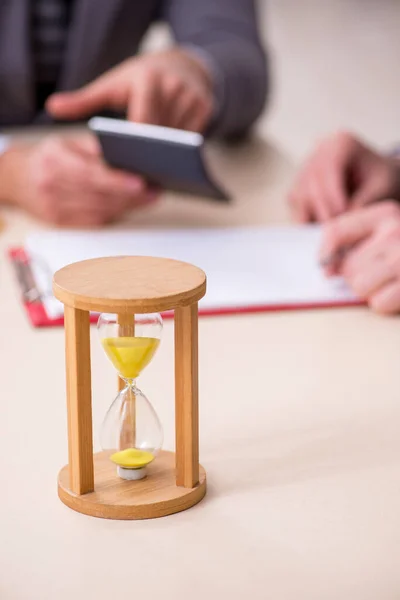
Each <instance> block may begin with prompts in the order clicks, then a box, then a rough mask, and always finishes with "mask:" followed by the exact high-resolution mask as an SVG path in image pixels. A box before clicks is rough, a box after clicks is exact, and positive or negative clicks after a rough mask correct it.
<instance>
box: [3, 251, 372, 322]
mask: <svg viewBox="0 0 400 600" xmlns="http://www.w3.org/2000/svg"><path fill="white" fill-rule="evenodd" d="M8 257H9V260H10V262H11V265H12V267H13V270H14V272H15V276H16V280H17V282H18V286H19V289H20V293H21V299H22V303H23V306H24V309H25V311H26V314H27V316H28V320H29V322H30V323H31V325H33V326H34V327H37V328H44V327H59V326H63V324H64V318H63V316H59V317H56V318H50V317H49V316H48V314H47V312H46V309H45V306H44V304H43V295H42V294H41V292H40V291H39V290H38V288H37V286H36V282H35V278H34V275H33V272H32V268H31V261H30V258H29V255H28V253H27V252H26V250H25V249H24V248H22V247H17V248H11V249H9V251H8ZM364 304H365V302H364V301H362V300H360V299H358V298H352V297H349V298H344V299H340V298H337V299H335V300H334V301H326V300H321V301H313V302H299V303H293V302H290V303H289V302H287V303H285V302H279V303H275V304H271V303H259V304H252V305H251V306H245V305H237V306H235V305H231V306H222V305H221V306H218V307H215V306H214V307H200V309H199V315H200V316H201V317H212V316H222V315H243V314H251V313H262V312H278V311H293V310H302V311H303V310H316V309H330V308H346V307H357V306H362V305H364ZM162 316H163V318H166V319H168V318H170V317H171V316H172V313H164V314H163V315H162ZM97 319H98V315H96V314H92V315H91V317H90V320H91V323H96V322H97Z"/></svg>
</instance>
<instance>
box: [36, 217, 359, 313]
mask: <svg viewBox="0 0 400 600" xmlns="http://www.w3.org/2000/svg"><path fill="white" fill-rule="evenodd" d="M320 235H321V234H320V229H319V228H318V227H316V226H307V227H297V226H296V227H295V226H288V227H262V228H261V227H260V228H253V227H251V228H247V227H246V228H234V229H232V228H227V229H190V230H187V229H186V230H182V229H179V230H146V231H143V230H141V231H132V230H130V231H101V232H87V231H85V232H79V231H77V232H67V231H61V232H60V231H55V232H40V233H36V234H33V235H31V236H30V237H29V238H28V240H27V243H26V250H27V252H28V254H29V255H30V257H31V259H32V269H33V274H34V277H35V280H36V282H37V285H38V288H39V290H40V291H41V292H42V294H43V297H44V306H45V310H46V312H47V315H48V316H49V318H56V317H59V316H60V315H62V312H63V307H62V305H61V304H60V303H59V302H58V301H57V300H55V299H54V298H53V297H52V296H51V278H52V275H53V273H54V272H55V271H57V270H58V269H60V268H61V267H63V266H65V265H67V264H69V263H72V262H75V261H79V260H84V259H87V258H96V257H101V256H118V255H150V256H160V257H168V258H176V259H180V260H184V261H187V262H190V263H193V264H195V265H197V266H199V267H201V268H202V269H204V271H205V272H206V274H207V278H208V288H207V294H206V296H205V297H204V298H203V300H202V301H201V303H200V306H201V307H203V308H205V309H211V310H217V309H224V308H225V309H227V308H245V307H248V308H251V307H256V306H264V305H271V306H277V305H278V306H279V305H308V304H331V303H335V302H343V301H347V300H353V299H354V297H353V295H352V294H351V293H350V291H349V290H348V288H347V287H346V285H345V284H344V282H343V281H342V280H341V279H339V278H334V279H330V280H328V279H326V278H325V277H324V275H323V273H322V272H321V270H320V268H319V265H318V260H317V256H318V247H319V242H320Z"/></svg>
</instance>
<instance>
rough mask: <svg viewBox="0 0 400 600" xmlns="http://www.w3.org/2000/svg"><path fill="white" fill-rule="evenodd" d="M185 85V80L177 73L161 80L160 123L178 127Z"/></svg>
mask: <svg viewBox="0 0 400 600" xmlns="http://www.w3.org/2000/svg"><path fill="white" fill-rule="evenodd" d="M185 87H186V83H185V81H183V80H182V78H181V77H177V76H175V75H174V76H169V77H164V78H163V79H162V80H161V81H160V90H161V91H160V96H161V103H160V104H161V106H160V123H161V124H162V125H164V126H166V127H175V128H178V122H179V120H180V111H181V103H182V98H183V97H184V92H185Z"/></svg>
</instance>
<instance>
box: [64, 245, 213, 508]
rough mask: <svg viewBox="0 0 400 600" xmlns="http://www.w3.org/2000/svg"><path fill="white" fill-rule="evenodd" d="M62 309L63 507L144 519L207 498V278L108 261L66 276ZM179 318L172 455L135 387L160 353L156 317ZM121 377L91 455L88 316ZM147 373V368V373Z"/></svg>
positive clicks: (196, 272) (184, 269)
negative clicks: (201, 357) (201, 422)
mask: <svg viewBox="0 0 400 600" xmlns="http://www.w3.org/2000/svg"><path fill="white" fill-rule="evenodd" d="M53 290H54V295H55V296H56V298H58V299H59V300H60V301H61V302H62V303H63V304H64V305H65V306H64V315H65V336H66V375H67V410H68V450H69V462H68V465H66V466H65V467H64V468H63V469H61V471H60V474H59V479H58V494H59V497H60V499H61V500H62V501H63V502H64V504H66V505H67V506H69V507H70V508H72V509H74V510H77V511H79V512H82V513H85V514H88V515H92V516H97V517H103V518H110V519H145V518H153V517H160V516H165V515H169V514H172V513H175V512H179V511H181V510H185V509H187V508H190V507H191V506H193V505H194V504H196V503H197V502H199V501H200V500H201V499H202V498H203V496H204V494H205V492H206V474H205V471H204V469H203V467H202V466H201V465H200V464H199V458H198V454H199V448H198V439H199V432H198V356H197V354H198V324H197V320H198V301H199V300H200V298H202V297H203V296H204V294H205V290H206V278H205V274H204V273H203V271H201V270H200V269H198V268H197V267H194V266H193V265H190V264H188V263H183V262H180V261H175V260H170V259H161V258H151V257H129V256H123V257H110V258H101V259H100V258H99V259H92V260H87V261H83V262H79V263H75V264H72V265H68V266H67V267H64V268H63V269H61V270H60V271H58V272H57V273H56V274H55V276H54V281H53ZM172 310H173V311H174V327H175V439H176V444H175V452H170V451H167V450H162V449H161V446H162V441H163V433H162V426H161V423H160V420H159V418H158V416H157V414H156V412H155V410H154V408H153V406H152V404H151V403H150V402H149V400H148V399H147V398H146V396H145V395H144V394H143V392H142V391H141V390H139V388H138V387H137V384H136V379H137V377H138V376H139V375H140V373H141V372H142V371H143V369H145V368H147V366H148V365H149V363H151V360H152V358H153V356H154V354H155V352H156V351H157V348H158V346H159V343H160V338H161V331H162V319H161V316H160V315H159V314H158V313H161V312H164V311H172ZM93 312H94V313H101V314H100V316H99V319H98V325H97V329H98V333H99V336H100V341H101V344H102V346H103V349H104V351H105V354H106V355H107V357H108V359H109V360H110V362H111V364H112V365H113V366H114V368H115V369H116V371H117V372H118V375H119V378H120V379H119V381H120V386H119V387H120V389H119V393H118V395H117V397H116V398H115V400H114V401H113V402H112V404H111V406H110V408H109V410H108V412H107V414H106V416H105V418H104V422H103V425H102V428H101V432H100V443H101V447H102V451H101V452H96V453H93V442H92V391H91V365H90V331H89V323H90V318H89V317H90V313H93ZM149 368H151V367H149Z"/></svg>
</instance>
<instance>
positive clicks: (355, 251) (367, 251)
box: [340, 235, 386, 277]
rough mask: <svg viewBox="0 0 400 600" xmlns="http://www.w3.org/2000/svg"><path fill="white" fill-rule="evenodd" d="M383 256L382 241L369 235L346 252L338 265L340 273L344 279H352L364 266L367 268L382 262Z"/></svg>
mask: <svg viewBox="0 0 400 600" xmlns="http://www.w3.org/2000/svg"><path fill="white" fill-rule="evenodd" d="M385 255H386V247H385V243H384V241H383V240H382V239H380V238H379V237H378V236H377V235H371V236H370V237H369V238H366V239H365V240H364V241H362V242H359V243H358V244H357V245H356V246H353V247H352V248H350V249H349V250H348V251H347V253H346V254H345V256H344V258H343V260H342V264H341V265H340V273H341V274H342V275H343V276H344V277H353V276H354V275H355V274H356V273H357V272H359V271H360V270H361V269H362V268H363V266H364V265H366V266H367V267H368V265H369V264H372V262H378V261H382V259H383V258H384V256H385Z"/></svg>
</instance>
